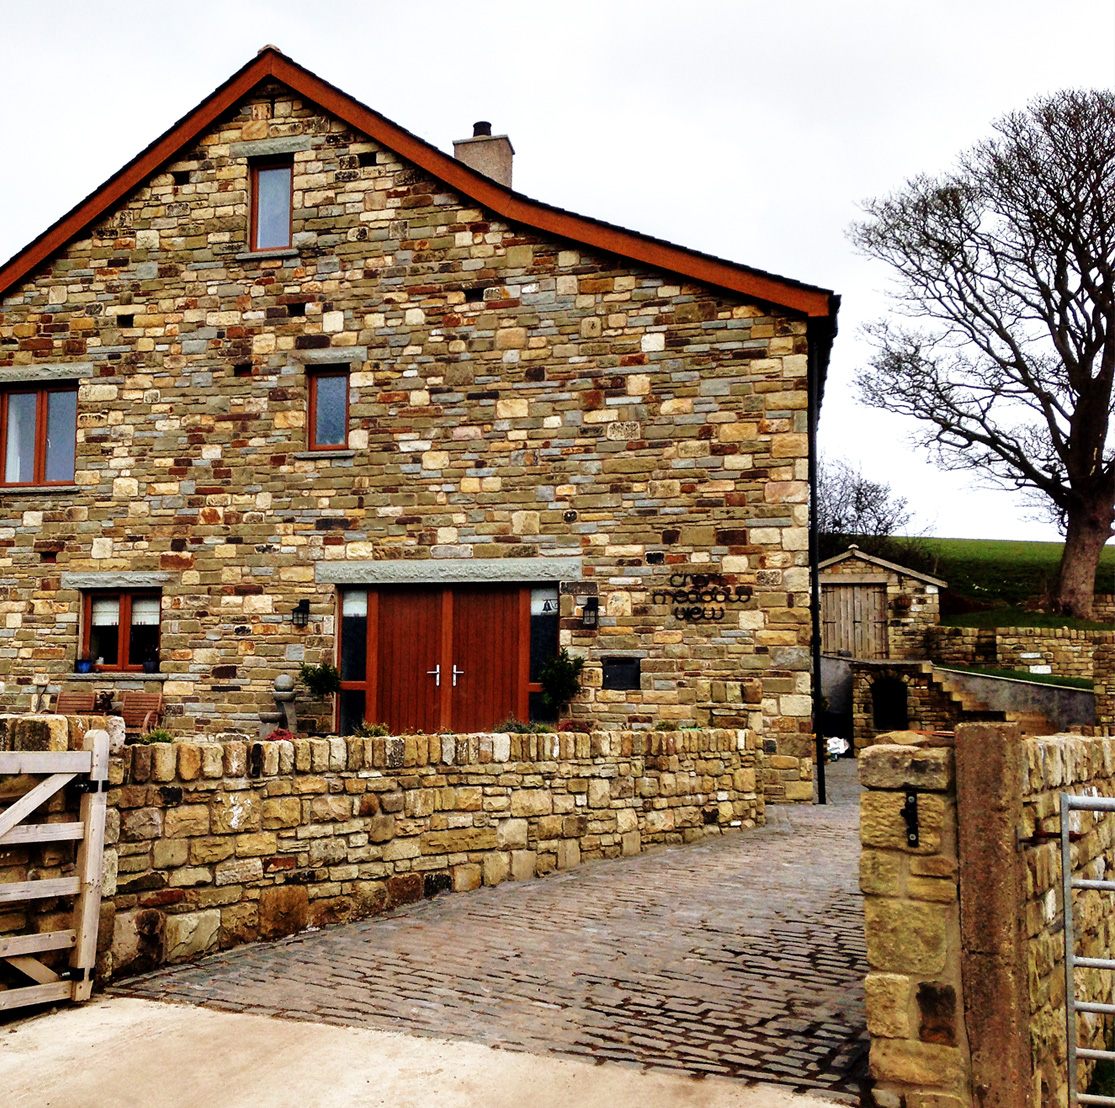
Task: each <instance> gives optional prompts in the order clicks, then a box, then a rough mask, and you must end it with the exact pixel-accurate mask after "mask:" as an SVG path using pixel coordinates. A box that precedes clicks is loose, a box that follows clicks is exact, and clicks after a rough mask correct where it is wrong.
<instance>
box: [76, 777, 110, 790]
mask: <svg viewBox="0 0 1115 1108" xmlns="http://www.w3.org/2000/svg"><path fill="white" fill-rule="evenodd" d="M70 788H71V789H73V791H74V792H75V793H107V792H108V778H107V777H97V778H94V777H90V778H88V779H87V780H85V781H71V782H70Z"/></svg>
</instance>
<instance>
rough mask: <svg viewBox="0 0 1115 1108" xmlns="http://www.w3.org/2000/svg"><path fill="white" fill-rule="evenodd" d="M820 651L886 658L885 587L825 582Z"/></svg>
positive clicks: (857, 656) (822, 598)
mask: <svg viewBox="0 0 1115 1108" xmlns="http://www.w3.org/2000/svg"><path fill="white" fill-rule="evenodd" d="M821 649H822V650H823V651H824V652H825V653H826V654H841V655H844V656H845V657H851V658H886V657H888V655H889V651H888V649H887V587H886V585H885V584H881V585H876V584H859V583H856V584H849V585H845V584H842V583H830V582H828V581H826V582H825V583H824V584H823V585H822V587H821Z"/></svg>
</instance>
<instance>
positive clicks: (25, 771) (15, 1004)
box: [0, 731, 108, 1011]
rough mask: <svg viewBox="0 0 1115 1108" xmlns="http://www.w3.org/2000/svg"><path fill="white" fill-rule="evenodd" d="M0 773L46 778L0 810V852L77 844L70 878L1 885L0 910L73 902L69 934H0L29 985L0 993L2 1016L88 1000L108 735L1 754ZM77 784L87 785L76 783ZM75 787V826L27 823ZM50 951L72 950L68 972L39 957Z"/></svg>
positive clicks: (2, 951) (7, 956)
mask: <svg viewBox="0 0 1115 1108" xmlns="http://www.w3.org/2000/svg"><path fill="white" fill-rule="evenodd" d="M0 774H17V775H36V776H43V777H45V780H43V781H40V782H39V783H38V784H36V785H34V786H33V787H32V788H31V789H29V790H28V791H27V792H26V793H24V794H23V795H22V796H21V797H19V799H17V800H16V801H14V802H13V803H11V804H9V805H8V807H7V808H4V809H3V810H2V811H0V851H2V850H3V849H4V848H5V847H9V846H15V845H17V844H18V845H24V844H30V843H52V842H53V843H61V842H67V841H69V842H77V844H78V849H77V863H76V866H75V873H74V876H73V877H54V878H38V879H33V880H30V881H18V882H9V883H7V884H0V905H4V904H9V903H15V902H20V901H29V900H41V899H44V898H50V897H57V896H73V897H74V912H73V927H72V928H68V929H66V930H62V931H47V932H40V933H38V934H31V935H0V960H3V961H5V962H7V963H8V965H10V966H12V967H13V968H15V969H17V970H19V971H20V973H22V974H23V975H24V976H25V977H27V978H29V979H30V980H31V981H33V982H34V984H32V985H26V986H23V987H19V988H12V989H6V990H0V1011H2V1010H4V1009H8V1008H19V1007H22V1006H24V1005H27V1004H46V1003H50V1002H52V1001H55V1000H88V999H89V995H90V993H91V992H92V990H93V967H94V963H95V962H96V957H97V924H98V922H99V918H100V908H101V865H102V861H103V857H104V839H105V802H106V800H107V796H106V793H107V789H108V732H107V731H90V732H88V734H86V736H85V749H84V750H44V751H34V750H13V751H0ZM79 778H84V780H77V779H79ZM74 781H76V782H77V783H76V787H77V788H78V789H80V790H81V818H80V820H79V821H77V822H73V821H69V822H65V823H61V822H51V823H28V822H26V821H27V819H28V817H29V816H31V815H32V814H33V813H34V812H35V810H36V809H37V808H39V807H40V806H41V805H42V804H44V803H46V801H48V800H49V799H50V798H51V797H52V796H54V795H55V794H56V793H57V792H59V791H60V790H61V789H63V788H65V787H66V786H67V785H69V784H70V783H71V782H74ZM51 950H69V952H70V964H69V969H68V970H63V971H62V972H57V971H55V970H54V969H51V968H50V967H49V966H46V965H44V964H43V963H42V962H41V961H39V959H38V957H36V955H39V954H43V953H45V952H47V951H51Z"/></svg>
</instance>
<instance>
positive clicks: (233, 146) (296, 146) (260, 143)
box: [228, 135, 314, 158]
mask: <svg viewBox="0 0 1115 1108" xmlns="http://www.w3.org/2000/svg"><path fill="white" fill-rule="evenodd" d="M313 145H314V142H313V137H312V136H311V135H290V136H289V137H287V138H271V139H258V140H256V141H255V142H233V143H229V147H228V153H229V157H230V158H270V157H274V156H275V155H276V154H295V153H297V152H298V151H300V150H311V149H313Z"/></svg>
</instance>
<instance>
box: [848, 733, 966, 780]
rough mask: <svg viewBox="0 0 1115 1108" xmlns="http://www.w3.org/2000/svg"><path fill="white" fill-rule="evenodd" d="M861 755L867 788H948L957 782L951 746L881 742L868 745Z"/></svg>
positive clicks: (861, 776) (862, 773)
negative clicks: (954, 779) (954, 780)
mask: <svg viewBox="0 0 1115 1108" xmlns="http://www.w3.org/2000/svg"><path fill="white" fill-rule="evenodd" d="M859 758H860V767H859V776H860V781H861V782H862V783H863V785H864V787H865V788H869V789H906V788H913V789H928V790H931V791H934V792H944V791H946V790H947V789H948V788H950V786H951V785H952V783H953V755H952V750H951V749H950V748H948V747H923V746H900V745H898V744H896V743H894V744H881V745H878V746H871V747H868V748H867V749H866V750H864V751H863V752H862V753H861V754H860V756H859Z"/></svg>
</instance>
